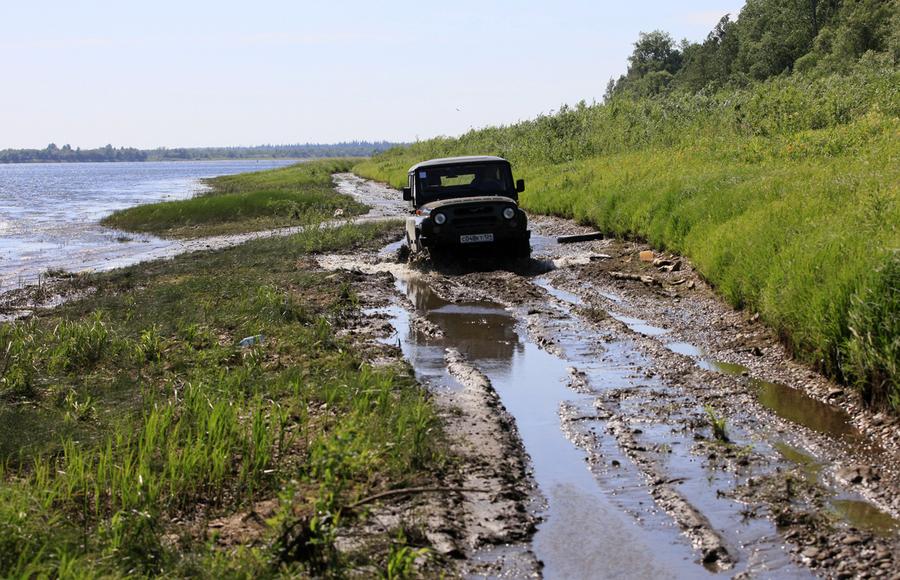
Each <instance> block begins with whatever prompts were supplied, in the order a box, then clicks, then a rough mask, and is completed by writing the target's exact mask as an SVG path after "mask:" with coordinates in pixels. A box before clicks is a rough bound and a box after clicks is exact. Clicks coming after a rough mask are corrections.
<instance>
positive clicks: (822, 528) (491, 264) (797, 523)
mask: <svg viewBox="0 0 900 580" xmlns="http://www.w3.org/2000/svg"><path fill="white" fill-rule="evenodd" d="M338 179H339V180H340V179H341V178H340V176H339V177H338ZM361 183H363V184H364V183H366V182H364V181H361V180H359V179H358V178H353V179H352V180H350V179H349V178H348V179H347V181H345V182H344V186H345V190H342V191H344V192H345V193H351V194H352V193H353V190H354V188H356V187H359V186H360V184H361ZM366 195H371V194H370V193H369V192H367V193H366ZM394 199H396V196H394V197H393V198H392V200H391V201H388V202H386V203H387V204H388V205H389V204H391V203H394V201H393V200H394ZM398 215H399V214H398ZM532 227H533V228H534V238H533V248H534V256H533V259H532V260H530V261H526V262H510V261H506V260H503V259H499V260H496V259H465V260H461V261H457V262H443V263H438V264H434V263H428V262H420V261H415V260H414V261H412V262H408V261H407V260H406V259H405V256H402V253H401V252H399V248H400V244H399V243H394V244H392V245H390V246H388V247H386V248H384V250H382V251H381V252H380V253H376V254H372V255H364V256H352V257H347V256H322V257H321V259H320V263H321V265H322V267H324V268H329V269H347V270H351V271H354V272H356V273H357V274H359V275H360V276H361V277H362V279H363V280H366V279H371V280H380V282H378V283H377V284H375V286H377V287H378V289H377V290H373V292H372V298H373V300H372V302H371V304H373V305H374V306H373V308H371V309H370V310H369V311H368V315H369V316H372V317H374V318H378V319H380V320H381V321H382V322H383V323H386V324H387V325H388V326H389V327H390V328H391V329H393V331H392V333H391V334H390V337H389V338H386V339H385V340H386V341H390V342H391V343H392V344H394V345H396V347H399V351H400V353H402V356H403V357H404V358H405V359H406V360H407V361H409V363H410V364H411V366H412V368H413V369H414V371H415V373H416V376H417V378H418V379H419V380H420V381H421V382H422V383H423V384H425V385H427V386H428V387H429V388H430V389H431V390H432V391H433V392H434V393H436V399H437V400H439V401H441V404H442V405H444V406H445V408H446V409H456V411H455V412H450V411H448V415H454V413H455V414H456V419H455V420H454V421H451V422H449V423H448V430H449V431H450V434H451V436H453V437H457V438H458V445H459V446H460V448H465V447H468V448H469V450H470V451H469V456H468V457H469V461H475V458H477V457H478V454H479V453H482V452H483V454H484V458H485V459H486V460H488V461H487V462H486V463H487V464H488V465H494V469H493V470H492V469H490V468H489V467H487V466H483V469H484V470H485V471H483V472H482V476H483V477H485V479H484V480H482V481H479V482H474V483H473V485H474V484H477V485H485V486H486V487H488V488H492V489H498V490H499V489H504V490H506V491H505V492H503V493H501V495H504V494H506V495H507V496H509V497H510V498H514V500H513V501H512V503H510V504H509V505H508V506H506V507H501V508H497V509H499V511H492V508H491V506H485V505H479V501H481V502H483V501H484V498H482V499H481V500H477V499H476V498H474V497H473V498H464V499H462V500H461V501H462V503H461V504H460V505H459V506H457V508H458V509H457V511H458V512H459V513H465V514H469V515H467V516H466V517H465V518H463V519H464V520H467V521H469V522H470V523H467V524H461V525H462V527H463V528H464V529H467V530H469V531H468V532H460V534H459V535H460V536H461V537H467V538H469V540H467V542H464V543H463V545H460V546H459V549H460V550H461V554H462V555H463V556H465V558H464V559H462V560H461V562H465V563H466V564H464V565H462V567H461V568H460V569H461V571H462V572H463V573H464V574H471V575H476V576H477V575H487V576H520V575H524V576H533V575H542V576H545V577H548V578H565V577H678V578H686V577H707V576H716V575H727V576H728V577H736V576H739V577H779V578H803V577H810V576H822V577H855V576H858V577H896V574H897V571H898V569H900V552H898V546H900V520H898V515H900V513H898V512H900V499H898V494H897V493H896V492H897V490H898V487H900V477H898V473H897V466H898V462H897V459H898V440H900V438H898V434H900V429H898V423H897V421H896V420H895V419H894V418H893V417H889V416H887V415H884V414H879V413H878V412H877V411H873V410H869V409H864V408H863V407H861V405H860V404H859V402H858V401H856V400H855V398H854V396H853V395H852V394H850V393H848V392H846V391H845V390H844V389H842V388H841V387H839V386H837V385H834V384H832V383H829V382H828V381H827V380H826V379H824V378H823V377H821V376H819V375H817V374H816V373H814V372H813V371H811V370H810V369H808V368H807V367H804V366H802V365H798V364H796V363H794V362H793V361H791V360H790V357H789V356H788V355H787V353H786V352H785V351H784V349H783V348H782V347H781V345H780V344H779V342H778V341H777V339H776V337H775V336H773V335H772V333H771V332H769V331H768V330H767V329H766V328H765V327H764V326H762V325H761V324H759V323H758V322H757V321H756V320H755V319H754V318H753V317H752V316H748V315H747V314H745V313H740V312H735V311H734V310H732V309H731V308H729V307H728V306H727V305H725V304H723V303H722V302H721V301H720V300H719V299H717V298H716V296H715V295H714V293H713V292H712V290H711V289H710V288H709V287H708V286H707V285H706V284H705V283H704V282H703V280H702V279H701V278H700V277H699V276H698V275H697V274H696V273H695V272H694V271H693V269H692V268H691V266H690V264H689V262H687V261H686V260H684V259H683V258H680V257H676V256H654V258H653V261H644V260H642V259H641V256H640V252H647V251H648V248H647V247H646V246H641V245H640V244H636V243H630V242H623V241H616V240H603V239H601V240H596V239H594V240H588V241H584V242H577V243H566V244H558V243H556V237H557V236H560V235H568V234H581V233H588V231H589V230H587V229H586V228H581V227H579V226H576V225H574V224H572V223H571V222H567V221H565V220H559V219H553V218H545V217H540V216H535V217H534V218H533V219H532ZM399 235H400V233H399V232H398V237H399ZM467 393H468V394H467ZM472 393H481V395H480V396H479V397H475V398H473V397H472V396H471V394H472ZM473 401H474V402H473ZM491 417H493V419H491ZM491 421H495V422H497V425H499V427H498V428H497V429H499V430H497V429H494V430H492V429H488V428H486V427H483V426H484V425H488V424H490V422H491ZM474 425H482V427H478V428H477V429H476V428H474V427H473V426H474ZM498 433H502V436H501V435H498ZM497 442H500V443H497ZM498 445H499V446H498ZM499 457H503V458H504V460H503V461H501V460H500V459H497V458H499ZM490 458H493V459H490ZM510 458H513V463H512V464H505V463H504V461H509V459H510ZM510 474H512V475H510ZM492 478H493V479H492ZM492 481H493V483H491V482H492ZM494 507H496V505H495V506H494ZM478 513H483V514H485V516H486V517H487V519H488V520H493V521H502V522H503V525H502V526H500V527H499V528H491V526H487V525H485V524H484V523H483V522H482V523H475V522H476V521H477V520H478V518H477V516H473V515H471V514H478Z"/></svg>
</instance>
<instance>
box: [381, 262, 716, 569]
mask: <svg viewBox="0 0 900 580" xmlns="http://www.w3.org/2000/svg"><path fill="white" fill-rule="evenodd" d="M397 289H398V291H399V292H401V293H402V294H403V295H405V296H407V297H408V298H409V300H410V301H411V302H412V304H413V305H414V308H415V315H416V316H419V317H422V318H424V319H425V320H427V321H428V322H429V323H431V324H433V325H435V326H436V327H437V328H438V329H440V333H439V334H435V333H432V334H431V335H430V336H428V335H426V334H423V333H422V332H419V331H417V330H416V328H415V325H414V324H411V323H410V318H409V315H408V314H407V313H404V312H403V309H402V308H398V307H393V308H391V309H389V310H388V313H389V314H390V315H391V317H392V319H391V322H392V324H393V325H394V327H395V328H397V330H398V335H397V338H398V339H399V343H400V346H401V348H402V350H403V353H404V356H405V357H406V358H407V359H408V360H409V361H410V363H411V364H412V365H413V367H414V368H415V369H416V373H417V375H418V378H419V379H420V380H422V381H423V382H425V383H427V384H429V385H430V386H431V388H447V389H458V388H460V386H459V385H458V384H457V382H456V381H455V380H454V378H453V377H452V376H450V374H449V373H448V372H447V369H446V366H445V349H447V348H453V349H456V350H458V351H459V352H460V353H462V354H463V356H465V357H466V359H467V360H468V361H469V362H470V363H471V364H472V365H474V366H475V367H477V368H478V370H480V371H481V372H483V373H484V374H485V375H486V376H487V377H488V378H489V379H490V382H491V385H492V386H493V388H494V389H495V390H496V391H497V393H498V394H499V395H500V398H501V400H502V402H503V404H504V406H505V407H506V409H507V410H508V411H509V413H510V414H511V415H512V416H513V417H514V418H515V421H516V426H517V427H518V431H519V434H520V436H521V439H522V442H523V443H524V446H525V449H526V450H527V452H528V455H529V456H530V458H531V462H532V468H533V476H534V479H535V481H536V483H537V484H538V486H539V488H540V491H541V493H542V494H543V496H544V497H545V499H546V508H545V509H544V510H542V513H541V515H542V517H543V522H542V523H541V524H540V525H539V526H538V530H537V533H536V534H535V537H534V540H533V550H534V552H535V554H536V556H537V557H538V559H539V560H540V561H541V562H542V563H543V573H544V575H545V576H546V577H548V578H566V577H568V578H575V577H582V578H586V577H615V576H618V577H658V578H665V577H671V578H677V577H690V576H692V575H696V574H697V573H698V569H697V568H698V567H697V565H696V564H695V562H694V560H695V554H694V553H693V551H692V550H691V548H690V546H689V545H688V544H687V542H685V541H684V540H683V539H682V538H681V537H680V536H679V535H678V534H677V533H672V531H671V530H655V529H647V528H641V527H640V526H638V525H636V524H635V522H634V521H633V520H632V519H631V518H629V517H627V516H626V515H625V514H623V513H622V512H621V510H620V509H619V507H618V506H617V505H616V503H615V502H613V501H612V500H611V498H610V497H609V496H608V494H607V493H605V492H604V491H603V490H602V489H601V488H600V487H599V486H598V484H597V481H596V479H595V478H594V477H593V475H592V474H591V472H590V471H589V469H588V468H587V467H586V461H587V457H586V455H585V454H584V453H583V452H582V451H581V450H579V449H578V448H577V447H575V446H573V445H572V444H571V442H570V441H569V440H568V439H567V438H566V436H565V434H564V433H563V432H562V431H561V430H560V418H559V411H560V406H561V405H568V406H579V407H583V408H586V409H590V407H591V403H592V398H591V397H589V396H578V395H577V394H575V393H573V392H572V391H571V390H569V389H567V388H566V381H567V377H568V367H567V362H566V361H564V360H562V359H560V358H558V357H556V356H553V355H551V354H549V353H547V352H546V351H544V350H542V349H540V348H539V347H538V346H537V345H536V344H534V343H533V342H532V341H530V340H529V339H528V338H527V336H525V335H524V333H523V332H522V330H521V329H520V328H519V325H518V324H517V321H516V318H515V316H514V314H513V312H511V311H509V310H507V309H506V308H504V307H503V306H501V305H498V304H494V303H490V302H465V303H450V302H447V301H445V300H443V299H441V298H440V297H439V296H437V294H435V293H434V292H433V291H432V290H431V289H430V288H429V286H428V284H427V282H426V281H424V280H422V279H420V278H417V277H410V278H406V279H399V280H398V281H397ZM700 571H701V572H702V569H701V570H700Z"/></svg>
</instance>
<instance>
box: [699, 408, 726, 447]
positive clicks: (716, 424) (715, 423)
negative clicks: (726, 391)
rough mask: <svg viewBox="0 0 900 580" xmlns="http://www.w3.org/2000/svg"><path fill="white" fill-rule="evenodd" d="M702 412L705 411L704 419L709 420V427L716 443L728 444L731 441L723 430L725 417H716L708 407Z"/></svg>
mask: <svg viewBox="0 0 900 580" xmlns="http://www.w3.org/2000/svg"><path fill="white" fill-rule="evenodd" d="M703 410H704V411H706V417H707V418H708V419H709V426H710V427H711V428H712V432H713V437H715V439H716V441H719V442H721V443H730V442H731V440H730V439H729V438H728V433H727V432H726V430H725V427H726V422H725V417H720V416H718V415H717V414H716V411H715V409H713V408H712V407H710V406H709V405H707V406H705V407H703Z"/></svg>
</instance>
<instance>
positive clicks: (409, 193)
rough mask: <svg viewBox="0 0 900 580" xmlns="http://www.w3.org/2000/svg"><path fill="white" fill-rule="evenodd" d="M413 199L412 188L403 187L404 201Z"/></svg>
mask: <svg viewBox="0 0 900 580" xmlns="http://www.w3.org/2000/svg"><path fill="white" fill-rule="evenodd" d="M411 199H412V189H410V188H409V187H404V188H403V201H409V200H411Z"/></svg>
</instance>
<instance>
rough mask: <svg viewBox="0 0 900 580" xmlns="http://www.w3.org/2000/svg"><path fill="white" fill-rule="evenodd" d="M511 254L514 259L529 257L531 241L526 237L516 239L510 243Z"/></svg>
mask: <svg viewBox="0 0 900 580" xmlns="http://www.w3.org/2000/svg"><path fill="white" fill-rule="evenodd" d="M512 255H513V257H515V258H516V259H520V260H527V259H528V258H530V257H531V241H530V240H528V239H524V240H518V241H515V242H513V244H512Z"/></svg>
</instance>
